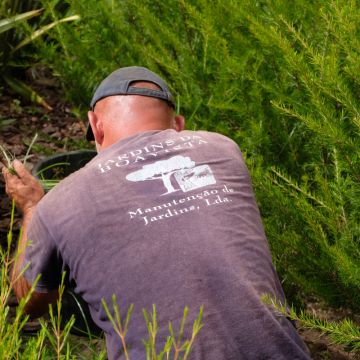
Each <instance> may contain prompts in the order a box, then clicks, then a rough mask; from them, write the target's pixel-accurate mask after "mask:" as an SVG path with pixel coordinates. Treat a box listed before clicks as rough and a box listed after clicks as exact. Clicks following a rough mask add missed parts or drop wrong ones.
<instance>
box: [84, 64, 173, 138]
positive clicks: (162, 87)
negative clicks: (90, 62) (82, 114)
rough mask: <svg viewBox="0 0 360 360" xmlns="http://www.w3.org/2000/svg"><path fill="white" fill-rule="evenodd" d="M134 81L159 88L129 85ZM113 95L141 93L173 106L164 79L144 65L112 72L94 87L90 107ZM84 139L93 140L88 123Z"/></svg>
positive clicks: (171, 97) (92, 107)
mask: <svg viewBox="0 0 360 360" xmlns="http://www.w3.org/2000/svg"><path fill="white" fill-rule="evenodd" d="M136 81H146V82H150V83H153V84H155V85H157V86H158V87H159V90H154V89H149V88H141V87H135V86H131V84H132V83H133V82H136ZM113 95H142V96H149V97H154V98H158V99H162V100H164V101H166V102H168V103H169V104H170V105H171V106H172V107H174V108H175V101H174V97H173V96H172V95H171V93H170V90H169V88H168V86H167V85H166V83H165V81H164V80H163V79H162V78H161V77H160V76H159V75H157V74H155V73H154V72H152V71H150V70H149V69H147V68H145V67H140V66H129V67H123V68H120V69H118V70H115V71H114V72H112V73H111V74H110V75H109V76H108V77H106V78H105V79H104V80H103V81H102V82H101V83H100V85H99V86H98V88H97V89H96V91H95V93H94V96H93V98H92V100H91V103H90V107H91V109H92V110H94V108H95V105H96V103H97V102H98V101H99V100H101V99H103V98H105V97H108V96H113ZM86 139H87V140H89V141H91V140H95V139H94V134H93V132H92V129H91V126H90V124H89V125H88V128H87V132H86Z"/></svg>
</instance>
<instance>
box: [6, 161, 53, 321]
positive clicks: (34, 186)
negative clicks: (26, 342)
mask: <svg viewBox="0 0 360 360" xmlns="http://www.w3.org/2000/svg"><path fill="white" fill-rule="evenodd" d="M13 166H14V169H15V171H16V174H15V175H14V174H11V173H10V172H9V170H8V169H6V168H3V170H2V172H3V175H4V178H5V182H6V193H7V194H8V195H9V197H10V198H12V199H13V200H14V201H15V204H16V207H17V208H18V209H20V210H21V211H22V214H23V219H22V232H21V237H20V239H19V244H18V249H17V255H16V258H15V262H14V266H13V269H12V273H11V282H12V283H13V289H14V292H15V295H16V297H17V299H18V300H20V299H22V298H23V297H25V296H27V294H28V293H29V291H30V289H31V284H29V282H28V281H27V280H26V279H25V277H24V276H23V275H22V274H21V271H22V269H23V263H24V259H25V250H26V246H27V236H26V233H27V227H28V225H29V223H30V220H31V218H32V215H33V213H34V211H35V208H36V205H37V203H38V202H39V201H40V200H41V199H42V197H43V196H44V190H43V188H42V186H41V184H40V183H39V181H37V180H36V179H35V178H34V177H33V176H32V175H31V174H30V173H29V172H28V171H27V170H26V169H25V167H24V166H23V164H22V163H21V162H20V161H17V160H15V161H14V163H13ZM57 297H58V291H57V290H54V291H50V292H47V293H40V292H36V291H34V292H33V293H32V295H31V298H30V300H29V302H28V303H27V304H26V307H25V311H26V312H27V313H28V314H30V316H32V317H39V316H41V315H42V314H44V313H45V312H46V311H47V310H48V304H49V303H54V302H55V301H56V299H57Z"/></svg>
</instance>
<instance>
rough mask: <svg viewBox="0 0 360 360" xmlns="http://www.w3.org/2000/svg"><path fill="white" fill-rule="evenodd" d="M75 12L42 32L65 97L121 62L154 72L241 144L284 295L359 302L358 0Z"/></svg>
mask: <svg viewBox="0 0 360 360" xmlns="http://www.w3.org/2000/svg"><path fill="white" fill-rule="evenodd" d="M43 5H44V7H45V8H46V11H47V12H48V13H49V14H51V16H52V17H53V20H54V21H56V20H57V19H58V18H59V17H60V16H61V14H58V13H57V12H56V10H55V7H54V3H53V2H52V1H51V0H44V1H43ZM73 14H79V15H80V16H81V19H82V20H81V21H80V22H77V23H76V24H71V25H66V26H65V25H64V26H63V27H61V28H57V31H56V32H53V33H51V35H50V36H51V39H52V40H51V41H38V42H37V44H38V45H39V48H40V51H41V53H42V57H43V58H44V59H45V60H46V63H47V64H48V65H49V66H51V67H52V68H53V69H54V72H55V73H56V74H58V76H59V77H60V80H61V81H62V82H63V85H64V89H65V92H66V94H67V95H68V97H69V98H70V99H71V101H72V102H73V103H74V104H76V105H77V106H78V107H80V109H82V110H85V109H87V108H88V103H89V100H90V98H91V95H92V93H93V91H94V88H95V87H96V85H97V84H98V83H99V81H100V80H102V79H103V78H104V77H105V76H106V75H107V74H109V73H110V72H111V71H113V70H115V69H116V68H118V67H120V66H129V65H134V64H136V65H143V66H147V67H149V68H150V69H152V70H154V71H155V72H158V73H159V74H160V75H162V76H163V77H164V78H165V79H166V80H167V82H168V83H169V84H170V86H171V89H172V90H173V91H174V92H175V94H176V99H177V110H178V111H179V112H181V113H183V114H185V115H186V116H187V119H188V128H190V129H200V128H201V129H205V130H210V131H218V132H221V133H223V134H225V135H227V136H229V137H231V138H232V139H234V140H235V141H237V142H238V144H239V145H240V147H241V149H242V151H243V153H244V154H245V157H246V161H247V164H248V166H249V168H250V171H251V174H252V177H253V182H254V187H255V191H256V196H257V199H258V202H259V205H260V207H261V212H262V216H263V219H264V224H265V227H266V232H267V236H268V238H269V241H270V245H271V248H272V252H273V258H274V262H275V264H276V267H277V270H278V272H279V274H280V276H281V278H282V282H283V286H284V287H285V290H286V293H287V295H288V297H289V298H290V300H291V301H295V302H301V299H302V298H303V296H304V294H307V295H309V294H315V295H317V296H318V297H321V298H322V299H324V300H326V301H327V302H329V303H331V304H332V305H338V306H340V305H344V304H345V305H347V306H351V307H353V308H354V309H358V308H359V307H360V295H359V294H360V266H359V255H360V249H359V244H360V243H359V241H360V240H359V239H360V226H359V216H360V200H359V199H360V196H359V194H360V186H359V180H360V161H359V149H358V144H359V127H360V106H359V93H360V77H359V74H360V71H359V70H360V69H359V64H360V61H359V60H360V56H359V52H360V50H359V49H360V44H359V39H360V37H359V33H360V29H359V26H360V21H359V19H360V7H359V6H358V2H357V1H355V0H336V1H335V0H326V1H325V0H320V1H305V0H296V1H293V2H289V1H286V0H276V1H275V0H261V1H250V0H245V1H235V0H227V1H224V0H216V1H211V2H208V1H205V0H196V1H195V0H189V1H184V0H169V1H166V2H164V1H160V0H155V1H154V0H151V1H150V0H131V1H130V0H128V1H127V0H122V1H95V0H79V1H74V2H71V5H70V7H69V13H68V14H67V15H68V16H71V15H73ZM73 25H74V26H73ZM56 44H57V45H56Z"/></svg>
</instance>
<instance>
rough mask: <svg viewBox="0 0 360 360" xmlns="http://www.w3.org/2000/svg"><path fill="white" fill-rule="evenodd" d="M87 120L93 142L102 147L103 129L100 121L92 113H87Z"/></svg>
mask: <svg viewBox="0 0 360 360" xmlns="http://www.w3.org/2000/svg"><path fill="white" fill-rule="evenodd" d="M88 119H89V124H90V126H91V129H92V131H93V134H94V138H95V142H96V143H97V144H99V145H102V143H103V141H104V128H103V123H102V120H101V119H100V118H99V117H98V116H97V115H96V114H95V113H94V112H93V111H88Z"/></svg>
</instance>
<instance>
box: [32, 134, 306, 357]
mask: <svg viewBox="0 0 360 360" xmlns="http://www.w3.org/2000/svg"><path fill="white" fill-rule="evenodd" d="M28 237H29V239H30V240H32V239H34V245H33V246H32V248H30V249H29V251H28V254H29V256H28V260H30V261H32V266H31V268H30V270H29V271H28V272H27V273H26V277H27V278H28V280H29V281H30V282H33V280H34V277H35V275H36V274H37V273H38V272H42V273H43V276H42V279H41V281H40V283H39V284H38V290H39V291H40V290H42V289H43V290H49V289H51V288H54V287H55V286H57V281H58V279H59V276H60V273H61V271H62V270H66V271H67V272H68V273H69V277H70V280H74V281H75V282H76V285H77V286H76V291H77V292H78V293H79V294H80V295H81V296H83V298H84V300H85V301H86V302H87V303H88V304H89V306H90V309H91V313H92V316H93V318H94V320H95V322H96V323H97V324H98V325H99V326H100V327H101V328H103V329H104V330H105V333H106V337H107V347H108V354H109V358H110V359H117V358H119V357H120V349H121V341H120V339H119V338H118V337H117V336H116V334H115V332H114V331H113V329H112V326H111V323H110V321H109V320H108V318H107V315H106V313H105V311H104V309H103V308H102V306H101V299H102V298H104V299H105V300H106V302H107V304H108V305H109V306H110V307H111V304H112V300H111V296H112V294H116V296H117V299H118V303H119V308H120V311H121V314H122V317H123V318H124V314H125V313H126V310H127V309H128V307H129V306H130V304H132V303H133V304H134V312H133V316H132V320H131V321H130V324H129V333H128V336H127V343H128V345H129V347H130V358H131V359H134V360H138V359H145V355H144V354H145V351H144V347H143V344H142V342H141V340H142V339H144V338H145V337H146V326H145V322H144V320H143V316H142V308H146V309H147V310H148V311H150V310H151V306H152V304H156V307H157V313H158V322H159V328H160V330H159V335H158V341H159V345H160V344H163V343H164V341H165V340H166V336H167V335H168V326H167V323H168V321H172V323H173V325H174V327H175V329H177V328H178V327H179V325H180V320H181V317H182V310H183V308H184V307H185V306H188V307H189V309H190V313H189V317H188V327H187V328H186V334H187V336H188V337H189V336H190V333H191V326H190V325H191V323H192V322H193V321H194V319H195V318H196V316H197V314H198V311H199V309H200V306H201V305H204V318H203V323H204V327H203V329H202V330H201V331H200V333H199V335H198V338H197V339H196V341H195V344H194V348H193V350H192V353H191V356H190V358H191V359H195V360H200V359H201V360H203V359H206V360H222V359H224V360H225V359H226V360H231V359H234V360H235V359H236V360H239V359H305V358H308V356H307V355H306V353H305V350H304V348H303V344H302V342H301V340H300V339H299V338H298V336H297V334H296V332H295V330H294V328H293V326H292V324H291V323H290V322H289V321H288V320H287V319H286V318H284V317H283V316H280V315H279V314H275V313H273V312H272V311H271V310H270V309H269V308H268V307H267V306H265V305H264V304H263V303H262V301H261V299H260V298H261V295H263V294H270V295H271V296H273V297H276V298H277V299H278V300H280V301H284V296H283V293H282V289H281V286H280V283H279V281H278V278H277V275H276V273H275V271H274V269H273V266H272V263H271V256H270V253H269V249H268V245H267V241H266V238H265V235H264V232H263V228H262V225H261V220H260V216H259V212H258V208H257V205H256V203H255V199H254V195H253V192H252V188H251V182H250V178H249V175H248V172H247V169H246V166H245V164H244V161H243V159H242V157H241V154H240V151H239V150H238V147H237V145H236V144H235V143H234V142H232V141H231V140H229V139H228V138H225V137H223V136H221V135H218V134H213V133H207V132H192V131H182V132H180V133H178V132H176V131H174V130H165V131H149V132H143V133H139V134H137V135H134V136H131V137H128V138H125V139H123V140H121V141H119V142H118V143H115V144H113V145H112V146H110V147H108V148H107V149H105V150H103V151H102V152H101V153H100V154H99V155H98V156H97V157H95V158H94V159H93V160H92V161H91V162H90V163H89V164H88V165H87V166H86V167H85V168H84V169H82V170H80V171H79V172H78V173H76V174H73V175H72V176H70V177H69V178H68V179H66V180H65V181H63V182H62V183H61V184H60V185H59V186H58V187H57V188H55V189H54V190H53V191H52V192H50V193H49V194H48V195H47V196H46V197H45V198H44V199H43V201H42V202H41V203H39V205H38V208H37V212H36V215H34V217H33V220H32V223H31V226H30V231H29V232H28ZM45 244H46V245H45ZM40 248H41V250H40V251H41V252H42V255H44V254H46V256H47V258H48V259H51V261H50V260H49V261H48V262H47V263H44V262H43V261H40V260H39V261H37V259H40V255H41V254H39V249H40ZM43 258H44V257H42V259H43ZM54 273H56V274H57V278H56V276H54Z"/></svg>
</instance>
